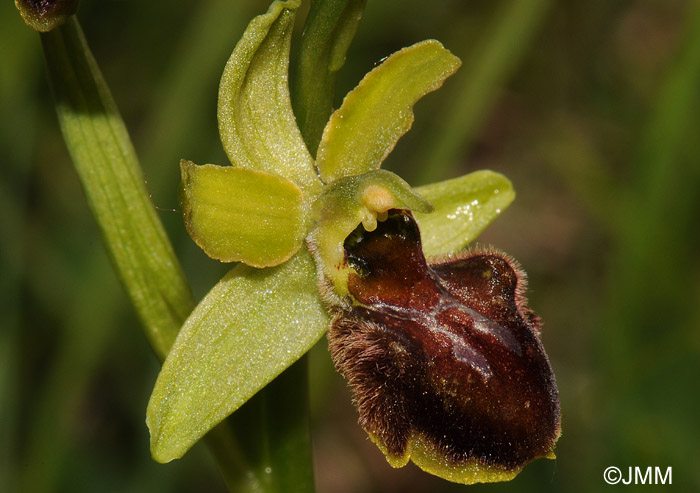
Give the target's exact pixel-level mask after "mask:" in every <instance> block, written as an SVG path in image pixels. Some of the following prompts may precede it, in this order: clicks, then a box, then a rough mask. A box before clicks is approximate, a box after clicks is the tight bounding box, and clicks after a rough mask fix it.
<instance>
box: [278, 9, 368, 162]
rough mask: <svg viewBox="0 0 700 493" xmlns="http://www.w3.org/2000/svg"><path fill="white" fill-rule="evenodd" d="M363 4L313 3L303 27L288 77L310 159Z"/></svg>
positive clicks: (330, 111)
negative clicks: (292, 68) (290, 75)
mask: <svg viewBox="0 0 700 493" xmlns="http://www.w3.org/2000/svg"><path fill="white" fill-rule="evenodd" d="M366 3H367V0H315V1H312V2H311V9H310V10H309V14H308V16H307V18H306V22H305V23H304V31H303V33H302V35H301V39H300V42H299V48H298V50H297V59H296V64H295V66H294V70H293V71H292V72H291V73H292V76H293V77H292V104H293V106H294V114H295V115H296V118H297V123H298V125H299V128H300V129H301V133H302V135H303V137H304V141H305V142H306V146H307V147H308V148H309V152H311V154H312V155H315V154H316V149H317V148H318V144H319V142H321V135H322V134H323V129H324V128H325V126H326V123H327V122H328V118H329V117H330V116H331V113H332V111H333V97H334V95H335V81H336V76H337V74H338V71H339V70H340V69H341V68H342V67H343V65H344V64H345V54H346V53H347V51H348V48H349V47H350V43H351V42H352V40H353V38H354V37H355V33H356V32H357V27H358V24H359V22H360V20H361V19H362V14H363V13H364V10H365V4H366Z"/></svg>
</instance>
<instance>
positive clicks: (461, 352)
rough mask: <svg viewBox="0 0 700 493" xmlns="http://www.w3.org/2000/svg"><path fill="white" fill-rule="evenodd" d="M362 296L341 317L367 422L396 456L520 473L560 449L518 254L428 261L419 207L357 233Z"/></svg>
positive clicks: (352, 286)
mask: <svg viewBox="0 0 700 493" xmlns="http://www.w3.org/2000/svg"><path fill="white" fill-rule="evenodd" d="M345 255H346V262H347V264H348V266H349V267H350V268H351V269H352V271H351V274H350V276H349V280H348V291H349V292H350V295H351V299H350V300H349V303H348V304H347V305H346V306H345V307H343V308H342V309H341V311H340V313H338V314H337V315H336V317H335V319H334V321H333V323H332V325H331V327H330V329H329V333H328V340H329V346H330V351H331V355H332V357H333V361H334V363H335V365H336V368H337V369H338V371H339V372H340V373H341V374H342V375H343V376H344V377H345V378H346V379H347V381H348V383H349V385H350V387H351V389H352V392H353V394H354V399H355V403H356V405H357V408H358V410H359V413H360V424H361V425H362V427H363V428H364V429H365V431H366V432H367V433H368V434H369V436H370V437H371V439H372V440H373V441H374V442H375V443H376V444H377V446H378V447H379V448H380V449H381V450H382V452H384V454H385V455H386V456H387V460H388V461H389V463H390V464H391V465H393V466H394V467H400V466H403V465H405V464H406V463H407V462H408V460H409V459H410V460H413V462H415V463H416V464H417V465H418V466H419V467H421V468H422V469H424V470H426V471H428V472H430V473H432V474H436V475H438V476H440V477H443V478H445V479H449V480H451V481H456V482H460V483H466V484H470V483H475V482H488V481H501V480H508V479H511V478H512V477H514V476H515V475H516V474H517V473H518V472H519V471H520V470H521V469H522V467H523V466H524V465H525V464H527V463H528V462H530V461H532V460H534V459H536V458H539V457H550V458H553V457H554V455H553V450H554V445H555V443H556V441H557V439H558V437H559V434H560V413H559V400H558V392H557V387H556V383H555V379H554V374H553V372H552V369H551V367H550V364H549V361H548V359H547V356H546V354H545V352H544V348H543V347H542V343H541V342H540V339H539V331H540V320H539V318H538V317H537V316H536V315H535V314H534V313H533V312H532V311H531V310H530V309H529V308H528V306H527V303H526V299H525V276H524V273H523V272H522V270H521V269H520V267H519V266H518V265H517V263H516V262H515V261H514V260H512V259H511V258H510V257H508V256H506V255H504V254H502V253H498V252H495V251H485V252H471V253H466V254H464V255H462V256H459V257H456V258H451V259H447V260H444V261H438V262H435V263H430V264H429V263H428V262H427V261H426V260H425V257H424V255H423V252H422V249H421V242H420V233H419V231H418V227H417V225H416V223H415V221H414V220H413V217H412V216H411V214H410V212H407V211H400V210H392V211H390V213H389V217H388V219H387V220H385V221H383V222H380V223H379V224H378V227H377V229H376V230H374V231H372V232H367V231H365V230H364V229H363V228H362V226H360V227H359V228H358V230H356V231H355V232H354V233H353V234H352V235H351V236H350V237H348V239H347V240H346V242H345Z"/></svg>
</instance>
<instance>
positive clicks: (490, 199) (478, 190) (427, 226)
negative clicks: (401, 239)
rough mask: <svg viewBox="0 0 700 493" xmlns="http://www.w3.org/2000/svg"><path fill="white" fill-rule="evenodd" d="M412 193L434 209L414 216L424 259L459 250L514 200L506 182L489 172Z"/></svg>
mask: <svg viewBox="0 0 700 493" xmlns="http://www.w3.org/2000/svg"><path fill="white" fill-rule="evenodd" d="M416 191H417V192H418V193H419V194H421V195H422V196H423V197H425V198H426V199H428V200H429V201H430V202H431V203H432V204H433V205H434V206H435V210H434V211H433V212H432V213H431V214H424V213H422V211H416V212H415V214H414V216H415V218H416V221H418V226H419V228H420V231H421V238H422V241H423V252H424V253H425V256H426V257H427V258H431V257H445V256H449V255H452V254H454V253H457V252H459V251H460V250H463V249H464V248H465V247H466V246H467V245H468V244H469V243H471V242H472V241H473V240H474V239H475V238H476V237H477V236H478V235H479V233H481V231H482V230H483V229H484V228H485V227H486V226H488V225H489V224H490V223H491V222H492V221H493V220H494V219H496V218H497V217H498V216H499V215H500V214H501V212H503V210H505V208H506V207H508V206H509V205H510V203H511V202H512V201H513V199H514V198H515V191H514V190H513V185H512V184H511V183H510V181H509V180H508V178H506V177H505V176H503V175H501V174H500V173H494V172H493V171H489V170H481V171H475V172H474V173H470V174H468V175H464V176H461V177H459V178H454V179H452V180H446V181H441V182H438V183H433V184H430V185H425V186H422V187H417V188H416Z"/></svg>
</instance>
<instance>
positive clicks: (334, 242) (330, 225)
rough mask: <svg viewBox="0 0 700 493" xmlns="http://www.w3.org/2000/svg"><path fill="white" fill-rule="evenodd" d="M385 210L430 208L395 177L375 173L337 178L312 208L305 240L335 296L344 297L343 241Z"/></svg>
mask: <svg viewBox="0 0 700 493" xmlns="http://www.w3.org/2000/svg"><path fill="white" fill-rule="evenodd" d="M389 209H410V210H413V211H420V212H423V213H429V212H430V211H432V210H433V206H432V205H431V204H430V202H428V201H427V200H426V199H425V198H423V197H422V196H420V195H418V194H417V193H416V192H414V191H413V189H411V186H410V185H409V184H408V183H406V182H405V181H404V180H403V179H401V178H400V177H399V176H397V175H395V174H394V173H392V172H390V171H386V170H377V171H370V172H368V173H364V174H362V175H357V176H349V177H345V178H339V179H338V180H335V181H334V182H333V183H331V184H330V185H327V186H326V187H325V189H324V191H323V193H322V194H321V196H320V197H319V198H318V200H317V201H316V203H315V204H314V206H313V218H314V219H315V222H316V226H315V228H314V230H313V231H312V232H311V234H309V236H308V237H307V241H308V243H309V246H310V247H311V250H312V252H313V253H314V256H315V258H316V261H317V263H318V264H319V265H321V266H322V269H323V274H324V275H325V277H326V278H327V279H328V280H329V281H330V282H331V284H332V286H333V290H334V291H335V293H336V294H337V295H339V296H341V297H342V296H345V295H347V278H348V273H349V271H348V267H347V266H346V265H345V251H344V248H343V244H344V242H345V239H346V238H347V237H348V236H349V235H350V234H351V233H352V232H353V231H354V230H355V229H356V228H357V227H358V226H359V225H360V224H362V225H363V226H364V228H365V229H366V230H367V231H373V230H374V229H376V227H377V221H378V220H379V221H381V220H382V219H383V218H386V214H387V211H388V210H389Z"/></svg>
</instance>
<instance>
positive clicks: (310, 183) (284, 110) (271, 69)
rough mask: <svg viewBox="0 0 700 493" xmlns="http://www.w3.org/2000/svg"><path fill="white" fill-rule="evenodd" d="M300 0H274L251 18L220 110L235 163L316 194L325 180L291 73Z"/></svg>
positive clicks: (228, 71) (225, 80) (227, 74)
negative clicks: (293, 96) (304, 130)
mask: <svg viewBox="0 0 700 493" xmlns="http://www.w3.org/2000/svg"><path fill="white" fill-rule="evenodd" d="M300 3H301V2H300V1H299V0H289V1H276V2H273V3H272V5H270V8H269V9H268V11H267V13H266V14H263V15H259V16H258V17H256V18H254V19H253V20H252V21H251V22H250V24H249V25H248V28H247V29H246V31H245V33H244V34H243V36H242V37H241V39H240V41H239V42H238V44H237V45H236V48H235V49H234V50H233V53H232V55H231V58H229V61H228V63H227V64H226V68H225V69H224V73H223V75H222V77H221V84H220V86H219V103H218V110H217V111H218V121H219V133H220V135H221V142H222V144H223V147H224V150H225V151H226V155H227V156H228V158H229V160H230V161H231V163H232V164H234V165H236V166H243V167H248V168H254V169H258V170H262V171H268V172H272V173H278V174H280V175H282V176H284V177H285V178H288V179H290V180H292V181H293V182H295V183H296V184H297V185H299V186H300V187H301V188H302V189H303V190H304V191H305V192H307V193H309V194H310V195H313V194H316V193H318V192H319V191H320V188H321V182H320V180H319V179H318V176H317V175H316V171H315V168H314V161H313V158H312V157H311V155H310V154H309V151H308V150H307V149H306V145H305V144H304V140H303V138H302V136H301V133H300V131H299V128H298V127H297V123H296V120H295V118H294V113H293V112H292V105H291V102H290V97H289V86H288V74H287V70H288V66H289V47H290V42H291V37H292V28H293V26H294V10H296V9H297V8H298V7H299V4H300Z"/></svg>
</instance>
